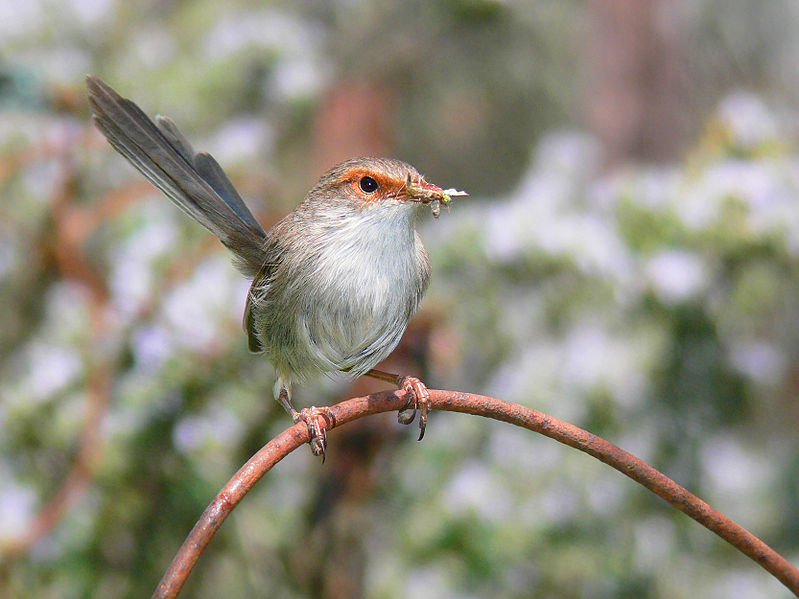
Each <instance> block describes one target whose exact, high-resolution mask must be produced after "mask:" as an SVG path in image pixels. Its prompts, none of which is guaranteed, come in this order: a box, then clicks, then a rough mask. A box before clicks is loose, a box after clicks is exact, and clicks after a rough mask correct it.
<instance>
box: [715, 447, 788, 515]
mask: <svg viewBox="0 0 799 599" xmlns="http://www.w3.org/2000/svg"><path fill="white" fill-rule="evenodd" d="M701 458H702V468H703V471H704V477H703V480H705V481H706V483H707V484H709V485H711V488H712V489H713V492H714V493H715V494H717V495H718V494H725V495H730V496H735V497H737V498H738V499H739V503H747V499H746V497H747V496H749V498H750V499H751V494H752V493H757V492H761V491H762V490H763V489H765V488H766V487H767V486H768V485H769V484H770V483H771V481H772V480H773V477H774V474H775V471H774V463H773V461H772V460H771V459H769V458H768V457H765V456H762V455H760V454H759V453H758V452H756V451H753V448H752V447H744V446H742V445H741V443H740V442H738V441H737V440H736V439H735V438H733V437H730V436H723V437H722V436H714V437H709V438H708V439H706V440H705V442H704V444H703V446H702V451H701ZM755 511H756V510H755Z"/></svg>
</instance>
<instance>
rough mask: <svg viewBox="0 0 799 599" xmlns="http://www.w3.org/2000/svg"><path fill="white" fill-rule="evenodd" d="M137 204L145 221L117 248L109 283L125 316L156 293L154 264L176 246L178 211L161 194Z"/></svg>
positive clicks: (113, 256)
mask: <svg viewBox="0 0 799 599" xmlns="http://www.w3.org/2000/svg"><path fill="white" fill-rule="evenodd" d="M153 200H154V201H150V202H147V203H144V204H140V205H138V206H136V208H135V209H136V211H137V212H136V213H135V214H136V216H138V217H140V218H141V219H142V220H143V221H144V223H143V224H142V225H141V226H140V227H139V228H137V229H136V231H134V232H133V233H131V234H130V235H128V236H127V237H125V238H124V240H123V241H122V243H120V244H119V245H117V246H116V247H115V248H114V254H113V255H112V270H111V279H110V283H109V286H110V288H111V296H112V301H113V303H114V305H115V307H116V308H117V310H118V311H119V312H120V313H121V314H122V315H124V316H125V317H131V316H133V315H134V314H135V313H136V311H137V310H139V309H140V307H141V306H142V305H143V304H144V303H146V302H147V301H149V300H150V298H151V297H152V294H153V270H152V263H153V261H154V260H155V259H156V258H159V257H160V256H163V255H164V254H166V253H167V252H168V251H169V250H170V248H172V247H174V244H175V241H176V236H177V225H176V224H175V218H176V217H178V216H180V215H178V214H177V211H175V210H174V209H172V208H171V207H170V206H168V205H165V204H164V202H163V199H162V198H160V197H153Z"/></svg>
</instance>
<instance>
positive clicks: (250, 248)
mask: <svg viewBox="0 0 799 599" xmlns="http://www.w3.org/2000/svg"><path fill="white" fill-rule="evenodd" d="M86 85H87V87H88V88H89V104H90V105H91V108H92V111H94V123H95V125H96V126H97V128H98V129H99V130H100V131H101V132H102V133H103V135H105V136H106V138H107V139H108V141H109V143H110V144H111V145H112V146H114V148H115V149H116V150H117V151H118V152H119V153H120V154H122V155H123V156H124V157H125V158H127V159H128V161H129V162H130V163H131V164H132V165H133V166H135V167H136V168H137V169H139V171H140V172H141V173H142V174H143V175H144V176H145V177H147V178H148V179H149V180H150V181H151V182H152V183H153V184H154V185H155V186H156V187H158V188H159V189H160V190H161V191H163V192H164V193H165V194H166V195H167V196H168V197H169V199H170V200H172V201H173V202H174V203H175V204H176V205H177V206H178V207H179V208H180V209H181V210H183V211H184V212H186V213H187V214H188V215H189V216H191V217H192V218H193V219H194V220H196V221H197V222H198V223H200V224H201V225H202V226H204V227H205V228H206V229H208V230H209V231H210V232H211V233H213V234H214V235H216V236H217V237H218V238H219V240H220V241H221V242H222V243H223V244H224V245H225V246H226V247H227V248H228V249H230V250H231V251H232V252H233V253H234V254H235V256H236V266H237V267H238V269H239V270H241V272H242V273H244V274H245V275H246V276H249V277H251V278H252V277H253V276H255V274H256V273H257V272H258V270H259V269H260V268H261V266H262V265H263V263H264V260H265V254H264V238H265V237H266V233H265V232H264V230H263V228H262V227H261V225H260V224H258V221H257V220H255V217H254V216H253V215H252V212H250V210H249V208H247V206H246V204H245V203H244V201H243V200H242V199H241V196H239V194H238V192H237V191H236V189H235V188H234V187H233V184H232V183H231V182H230V179H228V178H227V176H226V175H225V173H224V171H223V170H222V167H221V166H219V163H218V162H217V161H216V160H214V158H213V157H212V156H211V155H210V154H207V153H205V152H200V153H195V152H194V150H193V149H192V147H191V145H190V144H189V142H188V141H187V140H186V138H185V137H184V136H183V135H182V134H181V132H180V131H179V130H178V128H177V127H176V126H175V123H173V122H172V120H170V119H168V118H166V117H161V116H159V117H156V119H155V122H153V121H152V120H150V118H149V117H148V116H147V115H146V114H145V113H144V112H143V111H142V110H141V109H140V108H139V107H138V106H137V105H136V104H135V103H134V102H132V101H131V100H128V99H127V98H123V97H121V96H120V95H119V94H117V93H116V92H115V91H114V90H113V89H111V88H110V87H109V86H108V85H107V84H106V83H105V82H103V81H102V80H100V79H98V78H97V77H94V76H92V75H89V76H88V77H87V78H86Z"/></svg>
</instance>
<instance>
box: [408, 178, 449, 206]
mask: <svg viewBox="0 0 799 599" xmlns="http://www.w3.org/2000/svg"><path fill="white" fill-rule="evenodd" d="M406 190H407V193H408V199H411V200H415V201H417V202H422V203H423V204H427V203H429V202H432V201H433V200H439V201H440V200H441V199H443V197H444V190H443V189H441V188H440V187H439V186H438V185H433V184H432V183H428V182H427V181H425V180H424V179H419V180H418V181H413V180H408V183H407V185H406Z"/></svg>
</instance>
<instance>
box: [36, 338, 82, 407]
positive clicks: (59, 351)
mask: <svg viewBox="0 0 799 599" xmlns="http://www.w3.org/2000/svg"><path fill="white" fill-rule="evenodd" d="M26 354H27V361H26V368H27V372H26V373H25V376H24V378H23V387H22V391H21V393H22V395H27V398H26V399H37V400H45V399H49V398H50V397H51V396H52V395H53V393H55V392H57V391H59V390H61V389H63V388H64V387H66V386H67V385H69V384H70V383H72V382H73V381H75V379H77V377H78V376H80V374H81V372H82V371H83V362H82V361H81V359H80V356H79V355H78V354H77V353H76V352H75V350H74V349H73V348H72V347H70V346H58V345H55V344H54V343H53V342H52V340H47V341H35V342H33V343H32V344H31V345H30V346H29V347H28V349H27V351H26Z"/></svg>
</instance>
